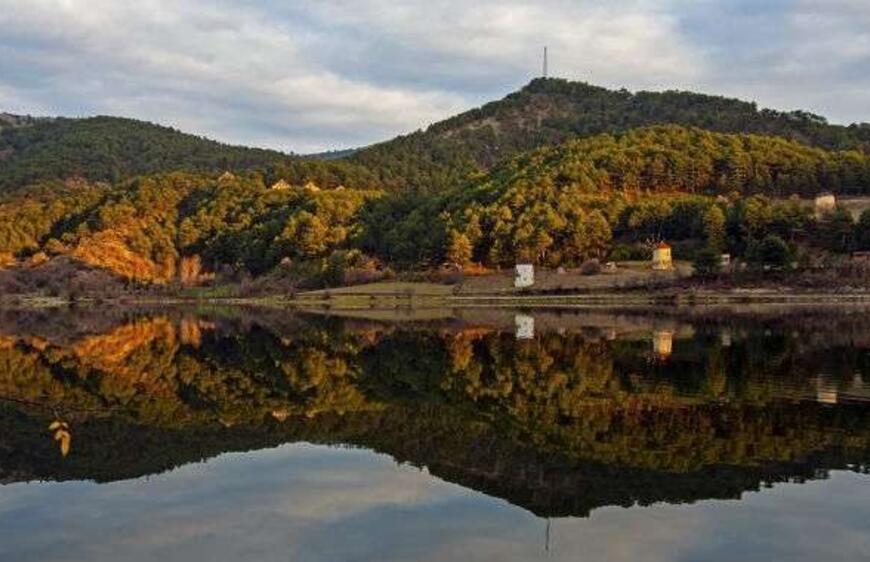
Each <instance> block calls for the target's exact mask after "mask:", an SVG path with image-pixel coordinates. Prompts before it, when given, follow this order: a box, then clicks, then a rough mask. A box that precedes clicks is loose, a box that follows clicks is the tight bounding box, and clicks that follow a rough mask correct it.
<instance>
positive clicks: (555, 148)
mask: <svg viewBox="0 0 870 562" xmlns="http://www.w3.org/2000/svg"><path fill="white" fill-rule="evenodd" d="M4 123H6V126H5V127H3V128H2V129H0V219H2V220H0V267H3V266H4V265H6V266H8V265H15V264H19V265H20V264H22V263H27V264H30V265H39V264H40V263H43V262H45V261H46V260H53V259H55V258H64V259H67V260H74V261H76V262H77V263H80V264H85V265H86V266H89V267H94V268H98V269H100V270H103V271H107V272H109V273H111V274H113V275H116V276H117V277H119V278H120V279H123V280H126V281H128V282H129V281H132V282H136V283H160V284H165V283H168V282H175V281H181V282H183V283H199V282H207V281H208V280H210V279H214V278H216V276H217V278H218V279H220V280H238V279H241V278H245V277H246V276H248V277H249V276H262V275H264V274H271V273H274V272H278V275H280V276H283V277H296V278H297V279H299V280H301V281H302V282H303V284H306V283H307V286H314V285H316V286H323V285H332V284H342V283H347V282H352V281H354V280H357V281H360V280H365V279H371V278H373V277H377V276H378V275H379V273H377V272H381V273H383V272H385V271H388V270H404V269H421V268H422V269H426V268H434V267H441V266H443V265H445V264H451V265H452V266H458V267H465V266H468V265H470V264H472V263H474V264H479V265H480V266H483V267H485V268H496V267H501V266H510V265H512V264H513V263H514V262H516V261H517V260H523V261H531V262H533V263H536V264H541V265H546V266H552V267H557V266H564V267H579V266H581V265H583V264H584V263H587V262H589V261H590V260H605V259H610V260H622V259H629V258H631V259H646V258H647V257H648V256H647V255H646V254H645V252H648V248H649V245H650V244H651V243H652V242H654V241H658V240H668V241H669V242H681V241H685V242H686V245H684V246H681V247H680V249H679V251H680V252H681V254H680V256H678V257H682V258H685V259H696V261H698V262H699V263H700V262H701V261H703V260H701V258H700V257H703V256H704V255H705V252H706V255H707V261H708V262H710V261H711V259H712V258H710V257H709V256H711V255H714V254H717V253H719V252H728V253H730V254H732V255H733V256H734V257H737V258H741V259H745V261H747V262H749V263H755V264H758V265H771V264H772V265H775V266H777V267H781V266H786V265H789V264H794V263H809V259H810V256H811V255H813V254H818V253H819V252H827V253H832V254H838V253H839V254H845V253H847V252H850V251H853V250H870V214H868V213H865V214H864V215H862V216H861V217H860V218H858V219H857V220H856V218H855V217H853V215H852V214H850V213H849V212H846V211H845V210H843V209H840V208H833V209H829V210H828V211H827V212H826V213H824V214H819V213H814V212H813V209H812V205H808V204H806V203H805V202H804V201H805V200H807V199H811V198H812V197H814V196H816V195H818V194H820V193H823V192H831V193H835V194H838V195H867V194H868V192H870V156H868V152H867V151H868V140H870V127H868V126H866V125H853V126H849V127H843V126H838V125H830V124H828V123H826V122H825V120H824V119H822V118H821V117H818V116H815V115H811V114H808V113H805V112H793V113H782V112H775V111H770V110H759V109H758V108H757V107H756V106H755V105H754V104H751V103H746V102H741V101H737V100H730V99H726V98H720V97H714V96H705V95H699V94H690V93H684V92H664V93H650V92H639V93H636V94H632V93H629V92H625V91H618V92H614V91H609V90H606V89H603V88H596V87H593V86H590V85H587V84H583V83H574V82H567V81H564V80H555V79H548V80H543V79H538V80H534V81H532V82H531V83H530V84H529V85H528V86H526V87H525V88H523V89H522V90H520V91H519V92H517V93H515V94H511V95H510V96H508V97H507V98H505V99H504V100H501V101H498V102H493V103H491V104H487V105H486V106H483V107H482V108H479V109H476V110H472V111H470V112H467V113H465V114H462V115H459V116H456V117H454V118H451V119H448V120H446V121H443V122H441V123H437V124H435V125H432V126H431V127H430V128H429V129H428V130H427V131H425V132H418V133H414V134H412V135H409V136H406V137H400V138H398V139H395V140H394V141H389V142H387V143H382V144H380V145H374V146H372V147H369V148H365V149H362V150H359V151H355V152H353V151H350V152H338V153H334V154H326V155H325V156H323V157H322V158H315V157H299V156H292V155H285V154H282V153H278V152H274V151H268V150H260V149H248V148H243V147H233V146H227V145H223V144H220V143H217V142H214V141H209V140H207V139H203V138H200V137H195V136H192V135H186V134H183V133H180V132H178V131H175V130H173V129H170V128H166V127H160V126H156V125H152V124H148V123H144V122H140V121H133V120H128V119H118V118H110V117H95V118H89V119H63V118H57V119H33V118H24V117H15V118H13V116H9V115H6V114H4ZM723 131H730V132H723ZM799 198H802V199H799ZM644 248H646V249H644ZM699 256H700V257H699ZM0 277H2V276H0ZM9 283H10V282H6V281H4V280H3V279H0V285H4V284H5V286H7V290H11V289H9V288H8V287H10V286H12V287H13V288H14V285H15V282H11V285H10V284H9Z"/></svg>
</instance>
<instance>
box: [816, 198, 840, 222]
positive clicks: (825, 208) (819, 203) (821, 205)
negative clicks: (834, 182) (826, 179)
mask: <svg viewBox="0 0 870 562" xmlns="http://www.w3.org/2000/svg"><path fill="white" fill-rule="evenodd" d="M836 208H837V198H836V197H834V194H833V193H822V194H820V195H818V196H816V199H815V200H814V201H813V210H814V211H815V213H816V217H821V216H822V215H826V214H828V213H832V212H833V211H834V209H836Z"/></svg>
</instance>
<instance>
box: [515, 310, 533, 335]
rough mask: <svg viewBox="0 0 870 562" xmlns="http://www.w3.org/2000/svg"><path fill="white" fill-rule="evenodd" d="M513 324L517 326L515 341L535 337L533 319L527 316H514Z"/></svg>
mask: <svg viewBox="0 0 870 562" xmlns="http://www.w3.org/2000/svg"><path fill="white" fill-rule="evenodd" d="M514 323H515V324H516V326H517V331H516V334H517V339H518V340H530V339H533V338H534V337H535V318H534V316H529V315H527V314H516V315H514Z"/></svg>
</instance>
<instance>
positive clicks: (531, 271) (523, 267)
mask: <svg viewBox="0 0 870 562" xmlns="http://www.w3.org/2000/svg"><path fill="white" fill-rule="evenodd" d="M534 284H535V266H534V265H532V264H530V263H518V264H517V265H516V267H515V272H514V287H515V288H517V289H523V288H525V287H531V286H532V285H534Z"/></svg>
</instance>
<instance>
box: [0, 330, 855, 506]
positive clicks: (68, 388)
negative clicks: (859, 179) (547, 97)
mask: <svg viewBox="0 0 870 562" xmlns="http://www.w3.org/2000/svg"><path fill="white" fill-rule="evenodd" d="M649 342H650V340H649V339H642V338H640V339H617V340H615V341H608V340H607V339H605V338H604V337H603V336H602V335H601V334H599V333H597V332H595V333H589V334H584V333H565V334H556V333H552V332H544V333H542V334H541V335H539V337H538V338H536V339H534V340H525V341H517V340H515V338H513V336H512V335H511V334H502V333H499V332H497V331H492V330H486V329H480V330H464V331H456V330H442V331H433V330H414V329H407V330H404V329H395V328H389V329H367V330H366V331H355V330H352V329H346V327H345V326H342V325H341V324H336V323H334V322H332V321H321V320H312V321H310V322H307V323H304V324H302V325H300V326H297V327H296V328H295V329H294V330H293V331H292V332H291V333H289V334H288V333H285V334H283V336H282V335H279V334H277V333H275V332H272V331H269V330H266V329H263V328H259V327H253V328H251V329H248V330H247V331H226V330H221V329H218V328H216V326H215V325H213V324H209V323H200V322H194V321H193V320H191V319H185V320H184V321H182V322H176V321H174V320H169V319H167V318H152V319H144V320H137V321H134V322H132V323H130V324H127V325H123V326H120V327H118V328H116V329H113V330H110V331H108V332H106V333H104V334H101V335H98V336H89V337H86V338H82V339H79V340H77V341H75V342H73V343H69V344H60V343H52V342H50V341H47V340H41V339H35V338H30V337H28V338H20V339H18V338H9V337H7V338H4V340H3V341H2V345H0V395H2V396H4V397H6V398H13V399H15V400H19V401H21V402H26V403H27V404H35V405H42V406H43V408H42V409H41V410H40V409H39V408H35V409H34V408H29V409H28V408H23V407H22V408H23V409H21V408H18V407H17V406H16V407H12V406H8V407H7V409H6V410H5V413H4V414H3V416H2V418H3V419H2V420H0V421H2V423H4V424H7V426H8V427H6V428H4V433H6V436H5V437H2V438H0V439H3V440H4V441H5V442H6V445H7V446H6V448H5V450H6V451H19V453H20V450H22V449H27V448H28V447H30V448H31V449H32V451H33V455H36V456H32V457H30V459H31V460H30V461H27V459H28V457H27V456H26V455H24V456H21V455H20V454H19V457H20V458H21V460H20V462H19V461H16V460H14V459H15V458H17V457H15V455H12V454H11V453H10V454H4V456H0V460H2V463H0V466H2V467H3V469H4V470H5V471H6V476H7V477H8V476H9V470H10V467H13V466H18V467H19V468H20V472H21V474H25V475H26V474H30V473H33V471H35V470H37V468H38V467H39V466H43V464H44V466H46V467H48V468H47V469H46V470H49V473H48V474H39V476H49V477H50V476H52V474H53V475H54V476H55V477H63V476H65V477H88V475H89V474H92V475H96V474H99V475H101V476H100V477H101V478H107V479H111V478H115V477H118V476H117V475H120V474H127V473H129V471H130V470H134V468H130V467H138V468H135V470H139V471H140V473H146V472H148V471H155V470H165V469H166V468H169V467H171V466H174V465H177V464H179V463H183V462H189V461H190V460H192V459H198V458H203V457H204V456H209V455H212V454H215V453H217V452H219V451H222V450H229V449H246V448H255V447H259V446H265V445H266V444H275V443H280V442H283V441H288V440H297V439H305V440H311V441H314V442H321V443H350V444H355V445H361V446H366V447H371V448H375V449H378V450H381V451H385V452H388V453H390V454H392V455H394V456H396V457H397V458H399V459H400V460H409V461H411V462H414V463H417V464H426V465H427V466H429V467H430V469H432V470H433V471H435V470H436V469H437V471H439V473H440V474H443V475H444V477H446V478H449V479H452V480H456V481H460V482H466V483H467V484H468V485H471V486H474V487H478V488H479V489H484V490H491V491H493V493H498V494H499V495H503V496H505V497H511V498H514V501H517V502H518V503H522V504H524V505H534V506H537V507H536V508H535V509H541V510H543V509H544V507H543V506H547V505H549V506H551V507H552V506H554V505H555V504H554V503H553V502H557V503H558V501H557V498H558V497H560V496H564V497H565V498H566V501H568V499H570V498H573V499H570V501H569V502H568V503H569V504H570V502H574V503H573V504H570V505H573V506H574V507H570V509H569V508H568V507H565V509H568V510H569V511H570V512H578V513H579V512H582V511H583V510H582V509H580V507H582V506H584V505H586V506H588V505H599V504H602V503H601V502H604V503H620V504H621V503H624V502H626V501H656V498H672V499H677V498H680V501H683V500H686V499H691V498H694V497H720V496H721V495H722V494H725V495H729V494H730V496H733V495H735V494H737V493H739V491H741V490H745V489H748V488H751V487H754V486H757V485H759V483H760V482H764V481H775V480H777V479H779V478H785V477H791V476H797V475H805V474H806V472H805V470H804V468H805V467H807V466H814V467H822V468H824V467H829V466H841V465H844V463H845V461H843V460H842V459H845V458H849V459H856V462H858V463H859V464H860V463H864V462H866V461H865V460H864V459H865V458H866V451H867V449H868V447H870V414H868V413H867V412H866V411H865V409H864V408H862V407H860V406H844V405H837V406H822V405H819V404H816V403H813V402H810V401H807V400H804V399H805V398H809V397H814V396H816V394H817V393H818V388H819V378H818V373H819V372H822V371H823V372H825V373H826V374H827V378H826V379H825V381H824V384H825V385H828V386H830V387H831V388H833V389H842V388H845V385H847V384H849V385H851V384H852V381H853V380H854V373H855V372H866V371H867V367H868V365H867V357H866V354H865V353H864V352H863V351H861V350H859V349H857V348H856V347H855V346H851V345H847V344H846V343H842V344H839V345H838V347H836V348H835V350H836V352H835V353H832V352H831V349H830V348H823V347H821V346H822V344H823V342H816V343H815V344H813V343H812V342H810V341H808V340H807V339H806V338H803V337H801V336H800V335H794V334H790V333H788V332H782V331H772V332H770V333H767V332H764V331H761V332H755V331H752V330H751V329H750V330H744V331H740V330H736V331H734V332H733V334H732V337H730V338H729V341H728V342H727V345H725V344H724V343H723V339H722V338H720V337H719V334H718V331H716V330H710V329H705V328H703V327H701V328H699V329H697V330H695V332H694V335H692V336H691V337H690V338H688V339H685V338H683V339H675V340H674V342H673V348H672V353H671V355H670V356H669V357H668V360H667V362H666V363H662V362H660V361H656V360H654V358H653V357H651V354H650V343H649ZM828 386H826V387H825V388H827V387H828ZM19 409H20V410H21V412H24V413H21V412H19V413H15V412H17V411H18V410H19ZM54 411H59V412H64V413H65V414H71V415H75V416H76V421H75V425H76V443H77V445H76V449H75V451H74V453H73V454H71V455H70V456H69V458H67V459H66V461H67V463H66V464H65V465H64V466H63V467H62V466H60V465H57V464H56V463H54V464H53V461H50V460H46V459H47V457H46V458H41V457H39V456H38V455H39V454H40V453H38V451H40V450H41V449H40V447H41V445H37V444H36V443H35V441H34V440H35V438H32V437H30V436H29V434H28V433H27V432H28V431H30V429H28V428H29V427H30V425H29V424H31V421H27V420H32V425H33V426H34V427H35V426H36V425H39V426H40V428H41V429H40V430H39V431H38V432H37V433H35V434H34V435H39V436H40V437H39V438H40V439H41V440H45V439H44V431H45V429H44V428H45V427H47V426H48V424H49V423H50V422H51V420H50V419H48V418H46V416H48V415H49V413H50V412H54ZM16 416H18V418H16ZM21 416H23V418H22V417H21ZM65 417H69V416H68V415H65ZM19 418H20V419H19ZM15 419H18V422H14V420H15ZM22 419H23V420H25V421H22ZM37 422H38V423H37ZM16 423H18V424H19V425H16ZM22 432H24V433H22ZM140 437H141V438H140ZM125 439H127V440H129V441H130V446H129V447H128V448H127V449H125V450H124V451H123V452H119V451H109V450H107V449H106V447H107V446H108V445H107V444H108V443H114V445H112V447H121V445H120V444H121V443H123V442H124V440H125ZM143 439H144V441H143ZM149 439H156V440H161V439H166V440H167V442H166V445H165V447H164V446H163V445H160V444H158V443H156V442H151V441H148V440H149ZM200 440H201V441H200ZM31 441H34V442H33V443H31ZM0 448H2V447H0ZM152 451H153V453H152ZM54 454H55V456H57V454H56V450H55V452H54ZM150 454H156V455H160V457H159V458H155V459H149V458H147V455H150ZM134 457H135V458H134ZM819 459H822V460H819ZM830 459H839V460H836V462H835V461H833V460H830ZM27 462H30V464H29V465H28V464H27ZM16 463H18V464H16ZM607 467H610V468H607ZM617 467H618V468H617ZM723 467H730V468H728V469H727V470H726V469H725V468H723ZM608 470H609V471H610V472H608ZM52 471H53V472H52ZM717 471H719V472H717ZM721 471H726V472H727V473H728V474H727V478H726V477H725V476H722V478H721V480H722V481H721V482H718V483H716V482H715V479H716V478H717V477H714V476H710V474H719V473H720V472H721ZM663 472H667V473H669V476H668V477H667V478H665V477H664V476H661V474H662V473H663ZM533 474H538V475H539V480H538V481H537V482H538V483H537V484H536V483H535V481H534V479H533V478H532V476H531V475H533ZM705 474H706V475H707V476H706V477H705V478H707V480H710V479H711V478H712V479H713V480H714V482H712V483H710V485H709V486H706V485H705V484H704V482H706V480H704V478H702V475H705ZM627 475H630V477H631V478H633V479H634V480H633V481H635V482H646V483H647V486H649V482H652V481H655V480H656V478H662V480H661V481H662V484H661V486H660V488H659V489H651V490H650V491H649V492H644V490H643V489H642V488H641V487H638V486H634V484H629V483H627V482H624V483H621V484H620V485H617V483H618V480H619V478H622V477H628V476H627ZM93 477H96V476H93ZM595 482H598V483H600V484H601V485H604V484H606V485H607V486H609V487H610V491H608V490H600V491H596V492H595V494H598V496H596V498H597V499H595V498H592V495H595V494H593V492H591V491H589V490H587V491H585V492H583V493H584V494H586V495H583V496H582V497H581V496H578V493H579V492H578V491H577V489H575V488H572V486H574V487H577V486H585V487H588V486H589V485H590V483H595ZM665 482H667V483H668V484H667V485H668V486H672V487H673V489H671V490H669V491H667V492H664V491H662V490H663V488H662V487H664V486H665ZM726 484H727V485H726ZM690 485H691V486H693V487H694V488H693V490H695V492H690V491H688V490H683V491H680V487H681V486H683V487H684V486H690ZM717 486H718V488H717ZM584 489H585V488H584ZM572 490H573V491H572ZM699 490H703V491H699ZM717 490H718V491H717ZM726 490H727V492H726ZM611 492H612V493H613V497H612V498H609V497H607V494H610V493H611ZM572 494H573V495H572ZM590 494H591V495H590ZM730 496H729V497H730ZM546 498H549V499H546ZM545 499H546V501H545ZM675 501H676V500H675ZM587 508H588V507H587ZM578 509H579V510H580V511H577V510H578ZM556 511H558V510H556Z"/></svg>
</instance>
